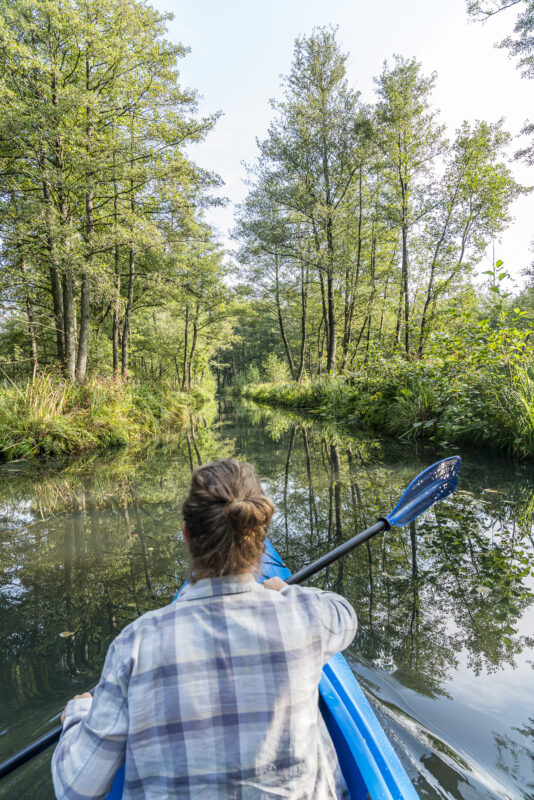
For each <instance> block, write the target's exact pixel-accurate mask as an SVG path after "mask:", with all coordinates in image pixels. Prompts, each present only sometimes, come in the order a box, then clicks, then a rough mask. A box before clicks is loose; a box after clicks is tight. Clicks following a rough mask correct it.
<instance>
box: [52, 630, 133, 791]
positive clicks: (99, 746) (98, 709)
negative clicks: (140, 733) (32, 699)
mask: <svg viewBox="0 0 534 800" xmlns="http://www.w3.org/2000/svg"><path fill="white" fill-rule="evenodd" d="M127 687H128V680H127V678H126V676H125V675H124V671H123V665H122V662H121V659H120V651H119V647H118V645H117V641H115V642H112V644H111V646H110V648H109V650H108V654H107V656H106V661H105V663H104V668H103V670H102V676H101V678H100V681H99V683H98V686H97V687H96V689H95V693H94V697H93V699H92V700H91V699H90V698H88V697H87V698H81V699H78V700H70V701H69V703H68V704H67V708H66V712H65V721H64V723H63V732H62V734H61V738H60V740H59V743H58V745H57V747H56V749H55V751H54V755H53V758H52V779H53V782H54V789H55V792H56V798H57V799H58V800H84V798H88V799H89V798H90V799H91V800H99V798H104V797H106V795H107V793H108V792H109V789H110V787H111V784H112V783H113V778H114V776H115V773H116V772H117V770H118V768H119V767H120V766H121V764H122V763H123V762H124V757H125V749H126V737H127V733H128V706H127V702H126V693H127Z"/></svg>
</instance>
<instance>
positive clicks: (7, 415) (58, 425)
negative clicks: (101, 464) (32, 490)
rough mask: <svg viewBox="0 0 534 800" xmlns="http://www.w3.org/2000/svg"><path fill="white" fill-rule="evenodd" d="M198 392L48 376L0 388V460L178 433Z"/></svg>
mask: <svg viewBox="0 0 534 800" xmlns="http://www.w3.org/2000/svg"><path fill="white" fill-rule="evenodd" d="M203 400H204V397H203V395H202V393H197V396H192V395H187V394H184V393H183V392H178V391H175V390H173V389H172V388H170V387H166V386H151V387H142V386H136V385H135V384H127V383H124V382H122V381H114V380H111V379H99V378H96V377H95V378H92V379H90V380H88V381H87V382H86V383H85V384H83V385H79V384H75V383H70V382H67V381H65V380H63V379H61V378H58V377H57V376H54V375H52V374H46V373H45V374H39V375H37V376H36V377H35V378H34V379H33V380H31V381H28V382H27V383H25V384H14V383H8V384H4V385H3V386H0V458H2V459H5V460H11V459H17V458H33V457H36V456H52V455H60V454H66V453H79V452H82V451H91V450H102V449H105V448H108V447H117V446H120V445H127V444H131V443H134V442H139V441H141V440H142V439H143V438H145V437H154V436H157V435H160V434H162V433H164V432H167V433H168V432H171V431H179V430H180V429H182V428H183V427H184V426H185V424H186V421H187V419H188V415H189V411H190V409H191V407H192V406H193V405H198V404H200V403H201V402H203Z"/></svg>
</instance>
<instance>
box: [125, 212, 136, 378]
mask: <svg viewBox="0 0 534 800" xmlns="http://www.w3.org/2000/svg"><path fill="white" fill-rule="evenodd" d="M132 205H133V203H132ZM129 265H130V270H129V276H128V300H127V302H126V310H125V312H124V322H123V326H122V377H123V378H125V379H126V378H127V377H128V343H129V337H130V317H131V314H132V306H133V293H134V281H135V251H134V248H133V242H130V247H129Z"/></svg>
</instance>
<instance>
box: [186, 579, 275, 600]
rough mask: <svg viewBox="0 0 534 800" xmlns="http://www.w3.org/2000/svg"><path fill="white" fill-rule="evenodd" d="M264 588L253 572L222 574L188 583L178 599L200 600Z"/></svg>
mask: <svg viewBox="0 0 534 800" xmlns="http://www.w3.org/2000/svg"><path fill="white" fill-rule="evenodd" d="M262 588H263V587H262V586H261V584H260V583H257V581H256V579H255V578H254V575H253V574H252V573H251V572H246V573H244V574H243V575H221V576H220V577H219V578H202V579H201V580H199V581H197V582H196V583H187V584H186V585H185V586H184V588H183V589H182V591H181V592H180V594H179V595H178V597H177V598H176V600H177V601H182V600H199V599H200V598H201V597H220V596H221V595H226V594H242V593H243V592H254V591H256V590H257V589H260V590H261V589H262Z"/></svg>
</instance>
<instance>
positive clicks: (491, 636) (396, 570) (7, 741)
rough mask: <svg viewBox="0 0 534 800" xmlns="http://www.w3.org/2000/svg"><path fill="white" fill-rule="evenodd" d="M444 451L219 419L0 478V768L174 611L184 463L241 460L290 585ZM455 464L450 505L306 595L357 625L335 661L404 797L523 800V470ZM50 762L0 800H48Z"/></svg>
mask: <svg viewBox="0 0 534 800" xmlns="http://www.w3.org/2000/svg"><path fill="white" fill-rule="evenodd" d="M456 451H457V450H454V451H453V450H447V451H444V452H436V451H434V452H431V451H426V452H424V451H419V452H417V451H416V450H415V449H414V447H413V446H412V445H410V444H408V443H398V442H387V441H385V440H379V439H373V438H370V437H369V436H365V437H364V436H361V435H360V434H358V433H357V432H353V433H351V432H347V430H345V429H343V430H341V429H337V430H336V429H335V428H331V427H328V426H325V425H324V424H319V423H316V424H314V423H313V422H310V421H309V419H308V420H305V421H303V420H302V419H297V418H292V417H291V416H289V415H288V414H282V413H280V412H273V411H268V410H260V409H258V408H255V407H253V406H248V407H243V406H232V405H224V404H222V405H221V406H220V407H219V411H218V414H217V415H216V417H215V419H214V420H213V422H212V424H210V425H209V426H206V425H205V424H204V423H203V421H202V420H201V419H197V420H196V421H195V424H194V425H192V426H191V427H190V429H189V431H188V432H187V434H184V435H183V436H182V438H181V441H180V442H179V443H178V444H177V445H176V446H175V447H174V448H167V449H166V450H157V451H152V452H147V453H144V454H139V453H137V454H135V453H132V452H127V451H121V452H118V453H117V454H115V455H113V456H109V457H107V458H94V459H89V460H88V459H85V460H83V461H73V462H71V463H69V464H67V465H61V466H60V465H57V466H53V465H46V466H43V465H41V466H40V467H39V468H38V469H36V468H35V467H30V466H29V465H27V464H24V463H15V464H12V465H5V466H3V467H2V468H0V645H1V646H0V760H2V759H4V758H7V757H8V756H10V755H12V754H13V753H15V752H16V751H17V750H18V749H19V748H21V747H23V746H25V745H26V744H27V743H28V742H30V741H31V740H32V739H34V738H35V737H37V736H40V735H42V734H44V733H46V732H47V731H48V730H49V729H50V728H51V727H53V726H54V725H56V724H57V722H58V718H59V712H60V711H61V708H62V707H63V705H64V703H65V702H66V700H67V699H69V698H70V697H71V696H72V695H73V694H75V693H80V692H82V691H85V690H86V689H87V688H88V687H90V686H92V685H93V684H94V683H96V681H97V679H98V674H99V670H100V668H101V666H102V663H103V660H104V656H105V653H106V650H107V647H108V645H109V642H110V641H111V640H112V639H113V638H114V636H116V635H117V633H118V632H119V631H120V630H121V628H122V627H123V626H124V625H126V624H127V623H128V622H130V621H131V620H133V619H134V618H135V617H136V616H138V615H139V614H141V613H143V612H145V611H148V610H149V609H151V608H154V607H157V606H161V605H163V604H165V603H168V602H169V601H170V600H171V599H172V597H173V596H174V594H175V592H176V590H177V588H178V587H179V586H180V584H181V583H182V580H183V578H184V575H185V571H186V566H187V556H186V551H185V545H184V542H183V541H182V537H181V533H180V527H181V517H180V510H179V509H180V502H181V500H182V498H183V496H184V494H185V491H186V489H187V487H188V484H189V480H190V474H191V467H192V466H196V465H197V464H198V463H200V462H204V461H208V460H211V459H213V458H219V457H221V456H227V455H233V456H235V457H237V458H242V459H247V460H249V461H252V462H253V463H254V464H255V465H256V467H257V469H258V471H259V472H260V473H261V475H262V476H263V477H264V478H265V482H266V485H267V486H268V489H269V492H270V493H271V496H272V497H273V499H274V500H275V502H276V505H277V508H278V512H277V516H276V518H275V520H274V523H273V525H272V529H271V539H272V541H273V543H274V544H275V546H276V547H277V548H278V550H279V552H280V554H281V555H282V556H283V557H284V558H285V559H286V561H287V564H288V566H289V567H290V568H291V569H293V570H295V569H298V568H299V567H300V566H302V565H304V564H305V563H307V562H309V561H311V560H312V559H314V558H316V557H318V556H319V555H321V554H322V553H324V552H326V551H327V550H329V549H331V548H332V547H333V546H335V545H337V544H339V543H340V542H341V541H343V540H344V539H346V538H349V537H351V536H353V535H354V534H355V533H356V532H358V531H360V530H362V529H363V528H365V527H366V526H368V525H369V524H371V523H373V522H374V521H375V519H376V517H377V516H378V515H380V514H384V513H388V512H389V511H390V510H391V508H392V507H393V506H394V505H395V503H396V502H397V500H398V498H399V497H400V494H401V493H402V490H403V489H404V487H405V486H406V485H407V484H408V482H409V481H410V480H411V479H412V478H413V477H414V476H415V475H416V474H417V473H418V472H419V471H421V469H423V468H424V467H425V466H428V465H429V464H430V463H432V462H433V461H435V460H437V458H440V457H443V456H444V455H449V454H452V452H456ZM460 452H461V451H460ZM461 454H462V456H463V458H464V466H463V471H462V477H461V482H460V486H459V489H458V491H457V492H456V494H455V495H454V496H453V497H451V498H449V499H447V500H446V501H444V502H443V503H441V504H440V505H438V506H436V507H435V508H434V509H433V510H431V511H429V512H427V513H426V514H425V515H423V517H420V518H419V519H418V520H417V521H416V522H415V523H412V525H411V526H410V527H408V528H402V529H394V530H392V531H390V532H388V533H386V534H383V535H380V536H377V537H375V538H374V539H373V540H372V541H371V542H369V543H368V545H367V546H366V545H364V546H363V547H361V548H359V549H358V550H357V551H355V552H354V553H352V554H351V555H349V556H347V557H346V558H345V559H344V560H343V561H340V562H337V563H335V564H333V565H331V566H330V567H329V568H328V569H327V570H325V571H324V572H323V573H322V574H321V575H318V576H316V578H315V579H314V580H315V582H316V585H318V586H325V587H329V588H332V589H334V590H335V591H338V592H340V593H341V594H343V595H345V596H346V597H348V598H349V599H350V601H351V602H352V604H353V605H354V607H355V608H356V610H357V612H358V616H359V620H360V626H359V631H358V634H357V637H356V639H355V642H354V645H353V646H352V647H351V648H349V650H348V651H347V652H346V654H345V655H346V657H347V660H348V661H349V663H350V665H351V667H352V669H353V670H354V672H355V674H356V675H357V677H358V680H359V681H360V683H361V685H362V687H363V688H364V690H365V691H366V693H367V694H368V697H369V699H370V700H371V702H372V704H373V706H374V708H375V709H376V711H377V714H378V716H379V718H380V721H381V723H382V725H383V726H384V728H385V729H386V731H387V733H388V735H389V736H390V738H391V740H392V741H393V743H394V746H395V747H396V749H397V752H398V753H399V755H400V757H401V759H402V761H403V763H404V764H405V766H406V768H407V770H408V772H409V774H410V776H411V778H412V780H413V781H414V783H415V785H416V788H417V789H418V791H419V793H420V796H421V798H432V800H434V799H435V798H450V799H451V800H452V798H454V799H455V800H456V798H458V799H459V800H460V799H461V800H474V799H475V798H483V799H485V800H505V799H506V800H534V604H533V600H534V597H533V594H532V592H533V589H534V586H533V580H532V574H531V570H532V567H533V565H534V541H533V520H534V477H533V474H532V466H531V465H530V466H524V465H523V466H521V465H517V464H514V463H513V462H511V461H508V460H506V459H504V458H502V457H497V456H489V455H488V453H487V452H486V453H483V452H476V451H470V452H468V453H464V452H461ZM50 756H51V752H50V751H48V752H47V753H44V754H43V755H41V756H40V757H39V758H37V759H34V761H33V762H32V763H31V764H30V765H28V766H25V767H22V768H21V769H20V770H18V772H16V773H13V774H12V776H10V777H9V778H6V779H4V780H3V781H2V782H1V783H0V796H1V797H3V798H13V800H14V799H15V798H17V800H18V798H26V797H31V798H35V799H37V798H48V797H53V792H52V787H51V781H50V778H49V769H50Z"/></svg>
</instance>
